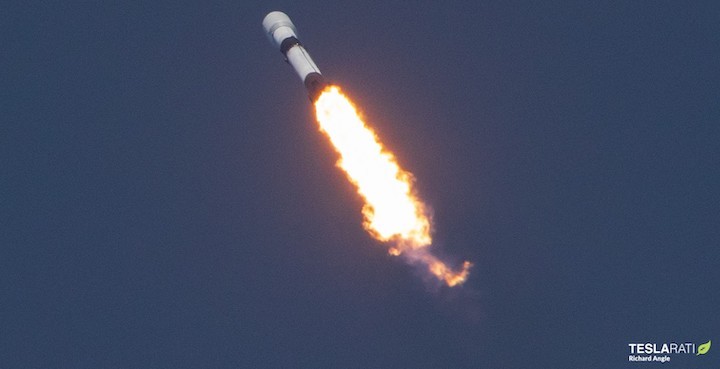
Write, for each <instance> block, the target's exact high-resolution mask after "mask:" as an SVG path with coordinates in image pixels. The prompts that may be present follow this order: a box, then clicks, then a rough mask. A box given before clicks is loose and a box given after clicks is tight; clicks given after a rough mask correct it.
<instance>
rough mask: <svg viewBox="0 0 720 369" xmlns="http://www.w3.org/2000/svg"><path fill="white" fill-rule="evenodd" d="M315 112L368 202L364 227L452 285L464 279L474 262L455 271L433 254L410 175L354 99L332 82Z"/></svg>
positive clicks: (395, 252) (423, 212) (422, 208)
mask: <svg viewBox="0 0 720 369" xmlns="http://www.w3.org/2000/svg"><path fill="white" fill-rule="evenodd" d="M315 112H316V114H317V120H318V123H320V130H321V131H322V132H324V133H325V134H327V136H328V137H329V138H330V141H331V142H332V144H333V146H334V147H335V150H336V151H337V152H338V153H339V154H340V160H339V161H338V163H337V165H338V167H340V168H341V169H343V170H344V171H345V173H346V174H347V176H348V179H349V180H350V182H352V183H353V184H354V185H355V186H356V187H357V190H358V194H360V196H362V198H363V199H364V200H365V205H364V207H363V210H362V213H363V215H364V217H365V220H364V227H365V229H366V230H367V231H368V232H369V233H370V234H371V235H372V236H373V237H375V238H376V239H378V240H380V241H384V242H392V243H393V246H391V247H390V248H389V250H388V252H389V253H390V254H391V255H395V256H398V255H404V256H405V257H406V258H407V259H408V260H409V261H410V262H411V263H416V264H422V265H424V266H425V267H427V270H428V272H430V273H431V274H432V275H433V276H435V277H436V278H437V279H438V280H441V281H443V282H445V283H446V284H447V285H448V286H451V287H452V286H456V285H459V284H462V283H463V282H465V280H466V279H467V276H468V271H469V269H470V267H471V266H472V264H471V263H470V262H467V261H466V262H464V263H463V266H462V268H461V270H460V271H453V270H452V269H451V268H450V267H448V266H447V265H446V264H445V263H444V262H442V261H441V260H440V259H438V258H437V257H436V256H434V255H433V254H431V253H430V250H429V246H430V244H431V243H432V237H431V236H430V230H431V225H430V218H429V216H428V214H427V211H426V206H425V204H423V202H422V201H420V200H419V199H418V198H417V197H415V195H414V193H413V189H412V180H413V178H412V175H411V174H410V173H408V172H406V171H404V170H402V169H401V168H400V166H399V165H398V164H397V162H396V161H395V158H394V157H393V155H392V154H391V153H390V152H388V151H387V150H385V149H384V148H383V146H382V144H381V143H380V142H379V141H378V139H377V137H376V136H375V133H374V132H373V131H372V130H371V129H370V128H368V127H367V126H366V125H365V123H364V122H363V121H362V119H361V118H360V116H359V115H358V113H357V110H356V109H355V107H354V106H353V104H352V103H351V102H350V100H349V99H348V98H347V97H345V95H343V94H342V93H341V92H340V89H339V88H338V87H337V86H329V87H328V88H326V89H325V91H323V93H322V94H321V95H320V97H319V98H318V99H317V101H316V102H315Z"/></svg>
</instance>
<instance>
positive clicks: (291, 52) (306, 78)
mask: <svg viewBox="0 0 720 369" xmlns="http://www.w3.org/2000/svg"><path fill="white" fill-rule="evenodd" d="M262 24H263V28H264V29H265V33H267V35H268V37H269V38H270V42H272V43H273V44H274V45H275V46H277V47H279V48H280V52H282V53H283V55H285V61H286V62H288V63H289V64H290V65H291V66H292V67H293V69H295V72H296V73H297V74H298V76H299V77H300V79H301V80H302V81H303V84H305V89H306V90H307V92H308V96H309V97H310V101H311V102H315V100H317V97H318V96H319V95H320V93H321V92H322V91H323V89H325V86H327V82H325V78H323V76H322V74H321V73H320V69H318V67H317V65H315V62H314V61H313V60H312V58H311V57H310V54H308V52H307V50H305V48H304V47H303V45H302V44H301V43H300V40H298V39H297V29H296V28H295V25H294V24H293V23H292V21H291V20H290V17H288V16H287V14H285V13H283V12H278V11H275V12H270V13H268V15H266V16H265V19H263V22H262Z"/></svg>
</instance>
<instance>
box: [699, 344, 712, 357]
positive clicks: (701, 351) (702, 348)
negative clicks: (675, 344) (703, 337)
mask: <svg viewBox="0 0 720 369" xmlns="http://www.w3.org/2000/svg"><path fill="white" fill-rule="evenodd" d="M711 343H712V341H707V342H706V343H703V344H702V345H700V346H698V352H697V354H695V356H698V355H705V354H707V352H708V351H709V350H710V344H711Z"/></svg>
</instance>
